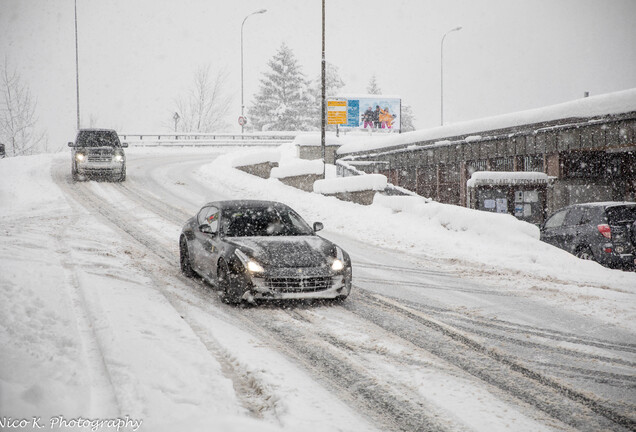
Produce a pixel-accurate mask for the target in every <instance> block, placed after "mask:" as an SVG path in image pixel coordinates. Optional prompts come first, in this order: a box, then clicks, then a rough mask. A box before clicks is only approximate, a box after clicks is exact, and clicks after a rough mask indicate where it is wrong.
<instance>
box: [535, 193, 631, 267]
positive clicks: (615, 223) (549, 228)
mask: <svg viewBox="0 0 636 432" xmlns="http://www.w3.org/2000/svg"><path fill="white" fill-rule="evenodd" d="M541 240H543V241H545V242H547V243H550V244H553V245H554V246H557V247H560V248H561V249H565V250H566V251H568V252H570V253H572V254H574V255H576V256H577V257H579V258H582V259H589V260H594V261H597V262H599V263H601V264H603V265H605V266H608V267H627V268H636V203H635V202H601V203H587V204H575V205H572V206H569V207H565V208H563V209H561V210H559V211H557V212H556V213H554V214H553V215H552V216H550V218H548V220H546V222H545V223H544V224H543V226H542V227H541Z"/></svg>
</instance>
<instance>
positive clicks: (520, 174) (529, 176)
mask: <svg viewBox="0 0 636 432" xmlns="http://www.w3.org/2000/svg"><path fill="white" fill-rule="evenodd" d="M548 180H549V177H548V175H547V174H545V173H542V172H529V171H515V172H507V171H476V172H474V173H473V175H471V176H470V179H468V181H467V182H466V184H467V185H468V187H475V186H478V185H492V184H523V183H547V182H548Z"/></svg>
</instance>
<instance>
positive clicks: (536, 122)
mask: <svg viewBox="0 0 636 432" xmlns="http://www.w3.org/2000/svg"><path fill="white" fill-rule="evenodd" d="M336 157H337V159H339V160H343V161H347V162H350V163H351V162H352V163H354V164H356V166H358V167H360V169H361V170H364V171H365V172H368V173H370V172H375V173H381V174H384V175H386V176H387V177H388V179H389V181H390V182H391V183H393V184H394V185H397V186H401V187H403V188H406V189H409V190H411V191H414V192H417V193H418V194H420V195H423V196H425V197H430V198H433V199H435V200H437V201H439V202H443V203H448V204H456V205H461V206H466V205H467V202H469V196H468V191H467V181H468V180H469V179H470V177H471V175H472V174H473V173H474V172H477V171H509V172H517V171H529V172H543V173H545V174H547V175H548V176H549V178H550V184H549V187H548V188H547V192H546V195H547V196H546V209H545V210H546V211H547V212H548V213H551V212H553V211H554V210H556V209H558V208H561V207H564V206H566V205H570V204H574V203H581V202H591V201H609V200H618V201H622V200H628V201H634V200H636V89H632V90H627V91H623V92H618V93H612V94H608V95H602V96H594V97H587V98H584V99H581V100H577V101H573V102H569V103H564V104H560V105H555V106H550V107H546V108H542V109H537V110H531V111H524V112H520V113H514V114H508V115H504V116H498V117H492V118H488V119H480V120H476V121H470V122H465V123H458V124H451V125H446V126H441V127H436V128H433V129H428V130H420V131H414V132H410V133H403V134H400V135H397V136H388V137H386V138H385V139H377V140H369V142H367V143H365V142H357V143H356V144H347V145H344V146H342V147H340V149H339V150H338V151H337V156H336Z"/></svg>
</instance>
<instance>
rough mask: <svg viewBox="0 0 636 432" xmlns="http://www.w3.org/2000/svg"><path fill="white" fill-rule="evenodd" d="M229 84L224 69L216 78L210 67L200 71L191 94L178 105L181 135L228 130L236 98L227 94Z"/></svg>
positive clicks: (195, 78) (218, 72) (203, 67)
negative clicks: (229, 113) (230, 113)
mask: <svg viewBox="0 0 636 432" xmlns="http://www.w3.org/2000/svg"><path fill="white" fill-rule="evenodd" d="M226 82H227V72H226V71H225V70H223V69H220V70H218V71H217V72H216V74H215V75H212V74H211V73H210V66H209V65H208V66H202V67H200V68H199V69H198V70H197V72H196V73H195V76H194V85H193V86H192V89H191V90H190V92H189V93H188V94H187V95H186V96H185V97H180V98H179V99H177V101H176V110H175V111H176V112H177V113H178V114H179V116H180V119H179V122H178V126H179V127H178V130H179V132H200V133H207V132H218V131H219V130H223V129H224V128H226V127H227V125H228V123H227V114H228V110H229V108H230V102H231V100H232V97H231V96H230V95H228V94H227V93H226V92H225V90H224V89H225V88H227V85H226Z"/></svg>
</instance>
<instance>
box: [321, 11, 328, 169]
mask: <svg viewBox="0 0 636 432" xmlns="http://www.w3.org/2000/svg"><path fill="white" fill-rule="evenodd" d="M325 66H326V62H325V0H322V68H321V70H322V73H321V81H322V100H321V110H320V115H321V122H320V149H321V152H322V178H323V179H324V178H325V176H326V172H327V166H326V165H327V161H326V157H325V122H326V120H327V119H326V118H325V117H326V116H325V112H326V109H325V106H326V101H325V99H326V90H325V81H326V79H325V75H326V74H325Z"/></svg>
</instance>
